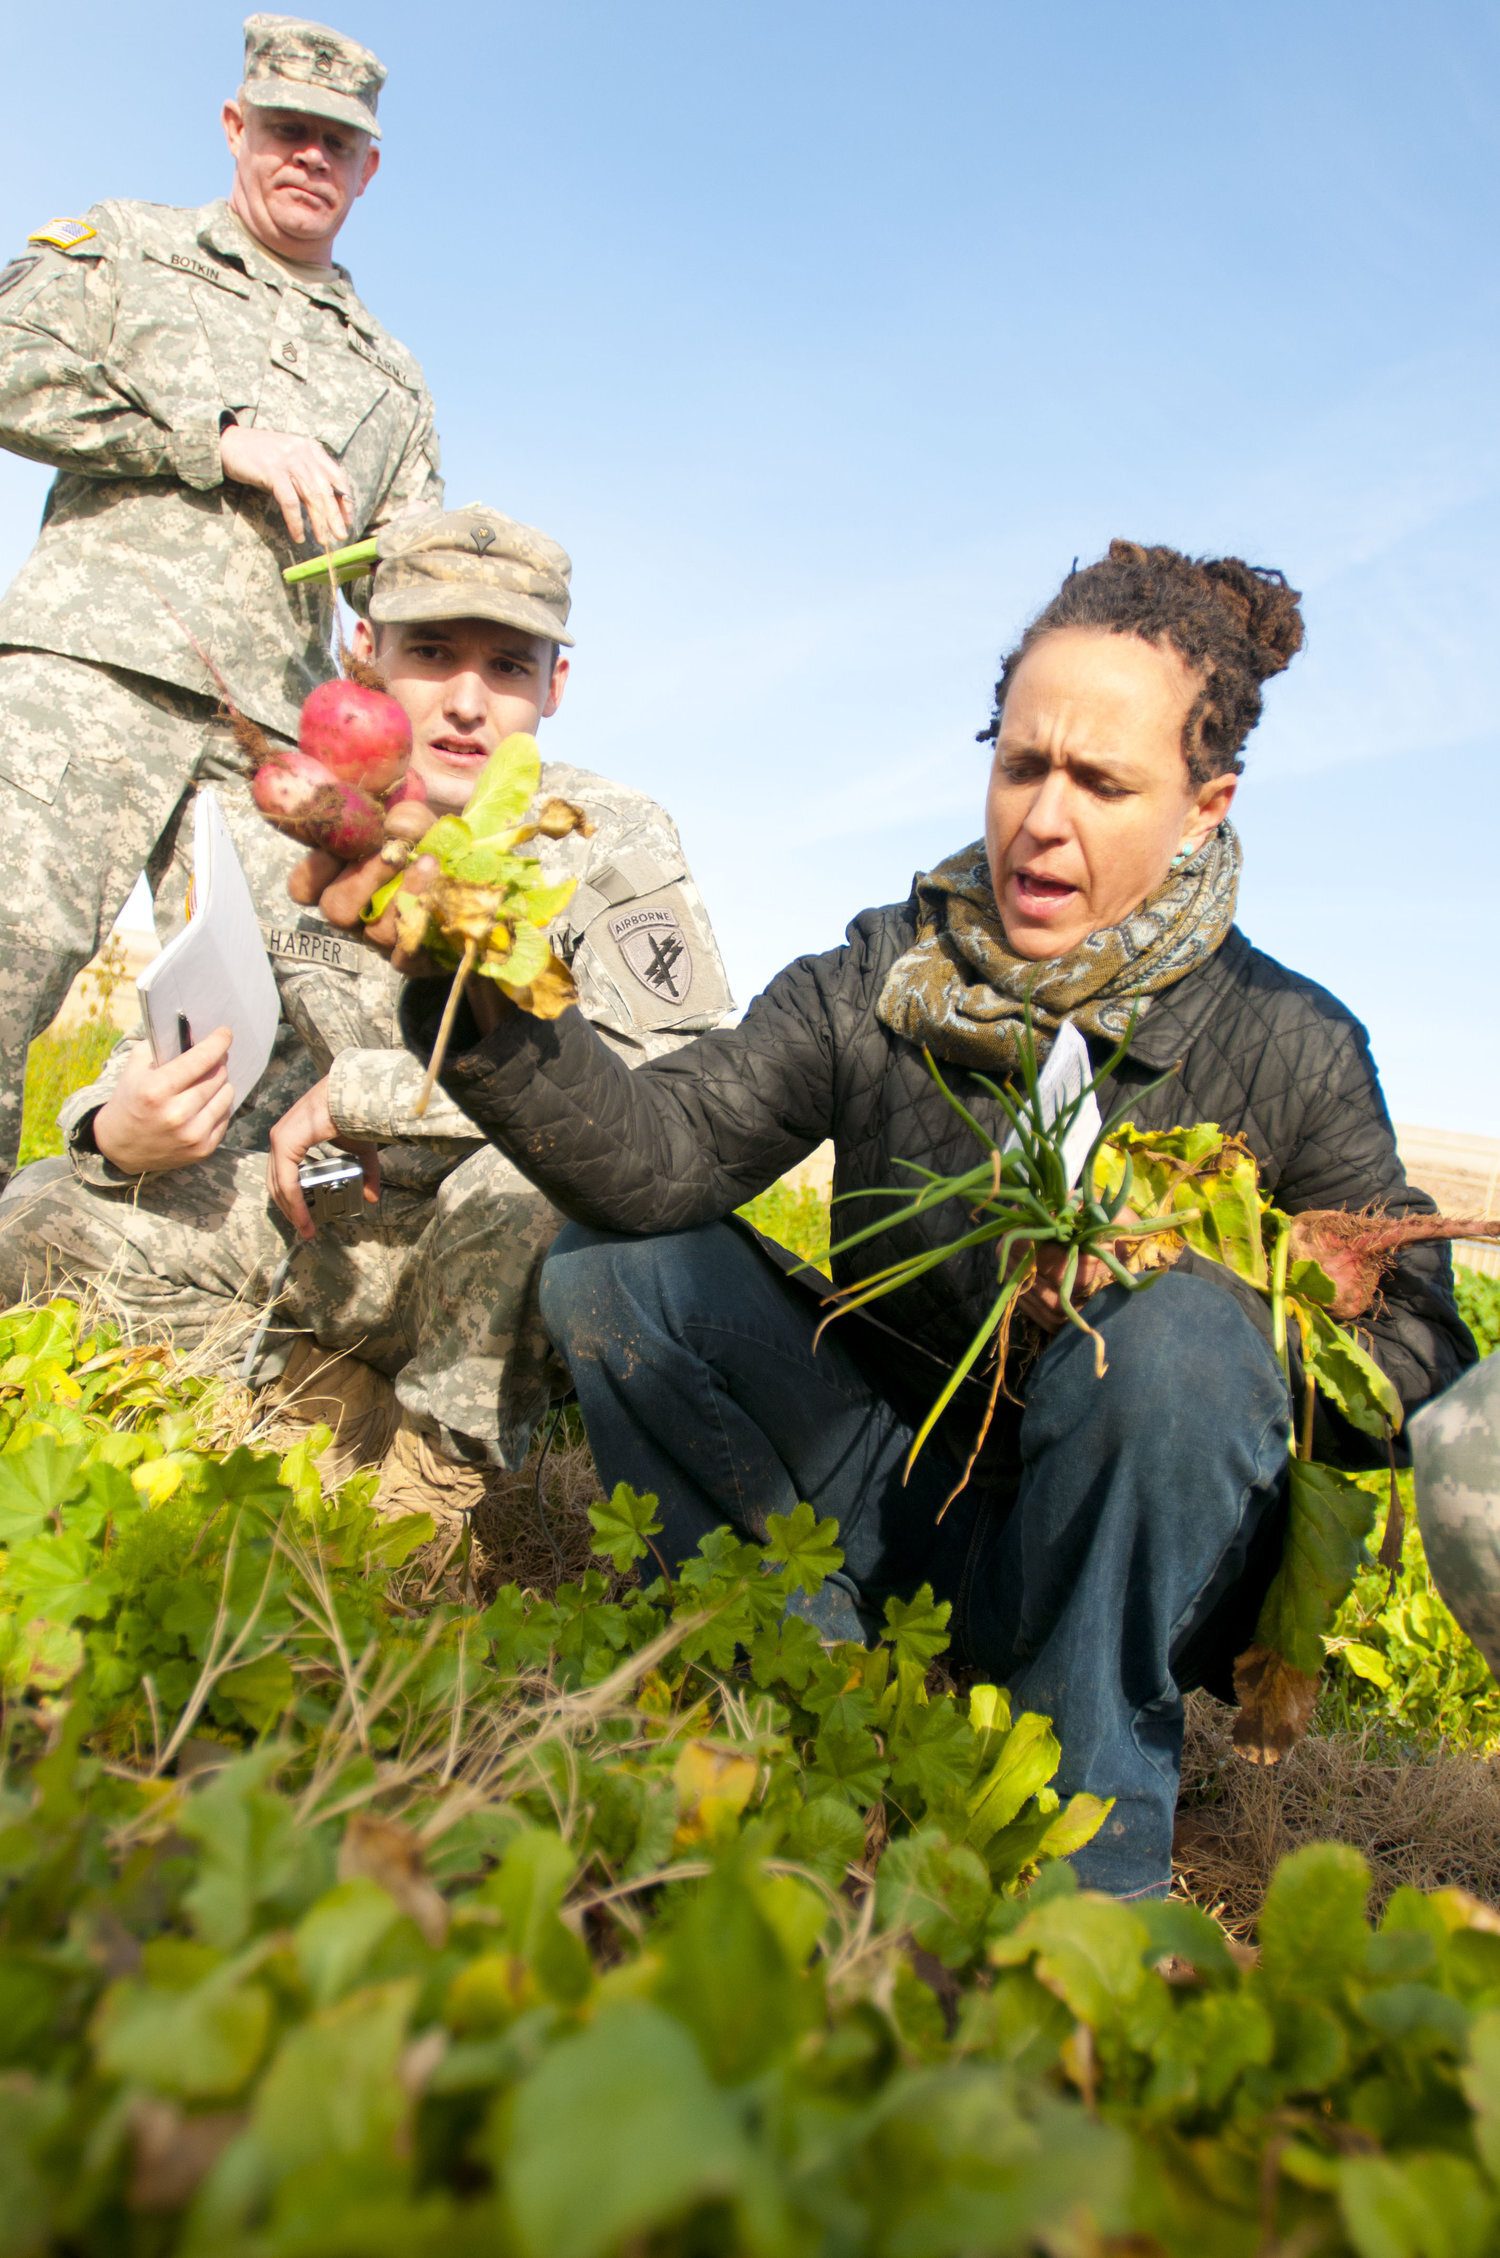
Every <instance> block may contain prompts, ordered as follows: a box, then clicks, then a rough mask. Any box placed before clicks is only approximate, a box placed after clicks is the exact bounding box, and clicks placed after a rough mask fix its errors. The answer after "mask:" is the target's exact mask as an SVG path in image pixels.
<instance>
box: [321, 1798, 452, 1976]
mask: <svg viewBox="0 0 1500 2258" xmlns="http://www.w3.org/2000/svg"><path fill="white" fill-rule="evenodd" d="M361 1879H363V1880H365V1881H369V1882H374V1883H376V1884H377V1885H378V1887H379V1888H381V1889H383V1890H384V1891H385V1892H386V1894H387V1896H389V1897H391V1898H392V1899H394V1901H395V1903H396V1904H397V1905H399V1906H400V1908H401V1911H402V1912H403V1913H405V1914H407V1915H408V1916H409V1917H410V1918H411V1919H412V1920H413V1921H415V1922H416V1924H417V1927H418V1928H419V1929H420V1930H421V1932H422V1934H423V1936H424V1937H425V1938H426V1940H427V1942H428V1943H429V1944H430V1945H432V1946H434V1947H436V1946H438V1945H440V1944H441V1943H442V1942H443V1940H444V1939H445V1938H446V1936H447V1934H448V1901H447V1899H446V1898H445V1897H444V1896H443V1893H442V1891H441V1890H439V1889H435V1888H434V1887H433V1884H432V1883H431V1882H430V1881H429V1880H428V1878H427V1867H426V1862H425V1861H424V1859H423V1856H422V1846H421V1844H420V1843H419V1842H418V1840H417V1838H416V1836H415V1835H414V1834H413V1833H412V1831H411V1829H410V1827H404V1826H402V1825H401V1823H400V1821H399V1820H396V1819H382V1818H381V1817H379V1815H378V1814H377V1813H375V1812H371V1811H355V1812H351V1814H350V1816H349V1822H348V1824H347V1826H346V1827H345V1829H344V1839H343V1842H342V1843H341V1844H340V1845H339V1880H340V1881H341V1882H353V1881H358V1880H361Z"/></svg>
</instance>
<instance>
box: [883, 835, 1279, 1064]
mask: <svg viewBox="0 0 1500 2258" xmlns="http://www.w3.org/2000/svg"><path fill="white" fill-rule="evenodd" d="M1239 882H1240V843H1239V840H1238V839H1237V838H1236V837H1235V835H1234V832H1233V830H1232V829H1231V828H1230V826H1229V825H1228V824H1227V823H1221V824H1220V826H1219V828H1218V830H1217V831H1216V832H1214V833H1212V834H1211V836H1210V837H1209V838H1208V839H1207V840H1206V841H1205V843H1204V844H1203V846H1201V847H1200V848H1199V849H1198V852H1197V853H1196V854H1195V855H1194V856H1193V857H1192V859H1191V860H1190V861H1189V862H1187V863H1185V864H1184V866H1183V868H1182V869H1181V870H1177V871H1173V872H1172V873H1171V874H1170V876H1168V877H1167V878H1166V879H1164V880H1163V882H1162V884H1161V885H1160V886H1158V887H1157V889H1156V891H1155V893H1154V894H1148V895H1147V896H1146V899H1145V900H1144V901H1143V902H1142V903H1141V905H1140V907H1139V909H1135V910H1132V911H1131V913H1130V915H1129V916H1128V917H1126V918H1122V919H1121V921H1120V923H1119V924H1118V925H1104V926H1101V927H1100V928H1099V930H1098V932H1096V933H1090V934H1089V935H1088V937H1087V939H1086V940H1083V941H1080V942H1079V944H1078V946H1077V948H1076V949H1070V950H1069V951H1068V953H1067V955H1066V956H1061V957H1052V958H1050V959H1048V960H1046V961H1045V962H1043V963H1037V962H1035V961H1034V960H1033V959H1032V958H1030V957H1020V956H1017V955H1016V953H1015V951H1014V950H1013V949H1012V948H1011V946H1010V943H1009V942H1008V941H1007V940H1006V938H1005V927H1004V926H1003V924H1002V923H1001V921H1000V912H999V908H998V906H997V904H996V901H995V896H994V893H993V892H992V890H991V887H990V873H989V865H988V863H987V861H986V859H985V851H984V841H983V840H982V839H979V840H976V841H975V843H974V845H973V846H972V847H964V848H963V849H961V851H960V852H959V853H958V854H956V855H950V856H949V857H948V859H947V861H946V862H940V863H939V864H938V866H937V868H936V870H930V871H929V872H928V873H927V875H926V877H925V878H919V879H918V880H917V884H916V891H917V938H916V942H915V944H914V945H913V946H912V947H911V948H909V949H908V950H907V952H906V954H905V956H903V957H902V958H900V959H899V961H898V962H897V963H896V964H894V965H893V966H892V967H891V970H890V972H889V973H888V974H887V975H886V981H885V985H884V987H883V988H882V989H881V991H880V999H879V1002H878V1003H877V1004H876V1006H875V1011H876V1016H877V1017H878V1018H879V1019H880V1021H881V1023H882V1024H883V1025H884V1026H886V1027H889V1028H890V1029H891V1030H892V1031H893V1033H895V1034H897V1035H905V1036H906V1037H907V1038H908V1039H909V1040H910V1041H911V1042H913V1043H920V1044H923V1045H925V1047H926V1048H927V1049H928V1050H930V1051H931V1052H932V1053H933V1056H934V1057H935V1058H940V1059H946V1060H948V1061H950V1062H951V1063H952V1064H954V1065H957V1066H972V1067H978V1068H979V1069H980V1070H981V1071H988V1072H990V1073H1000V1074H1008V1073H1009V1072H1010V1070H1011V1069H1012V1068H1013V1067H1014V1065H1015V1063H1016V1046H1017V1040H1018V1037H1019V1035H1020V1032H1021V1026H1022V1013H1023V1011H1024V1009H1025V1006H1026V999H1027V996H1028V994H1029V996H1030V999H1031V1017H1032V1024H1033V1026H1034V1027H1035V1029H1036V1035H1037V1053H1038V1055H1039V1056H1040V1057H1045V1056H1046V1054H1047V1052H1048V1051H1049V1050H1050V1049H1051V1048H1052V1037H1053V1035H1054V1034H1055V1033H1056V1031H1057V1029H1058V1028H1059V1027H1060V1026H1061V1025H1062V1022H1063V1021H1064V1020H1065V1019H1071V1020H1072V1021H1073V1023H1074V1025H1075V1026H1076V1027H1078V1028H1079V1030H1080V1031H1081V1032H1082V1033H1083V1034H1085V1035H1100V1036H1103V1037H1105V1038H1106V1039H1107V1040H1109V1041H1112V1042H1118V1041H1119V1040H1120V1037H1121V1036H1122V1035H1123V1034H1124V1033H1125V1030H1126V1028H1127V1027H1128V1026H1129V1024H1130V1015H1131V1012H1132V1011H1135V1012H1136V1014H1137V1016H1138V1018H1144V1017H1145V1015H1146V1014H1147V1013H1148V1012H1149V1011H1150V1009H1151V999H1152V997H1153V996H1156V995H1159V994H1160V992H1161V990H1162V989H1163V988H1170V987H1172V986H1173V984H1174V983H1175V982H1176V981H1178V980H1181V979H1183V978H1184V976H1185V975H1186V974H1187V973H1189V972H1192V971H1194V970H1195V969H1196V968H1197V966H1199V965H1200V964H1203V963H1204V962H1205V961H1206V960H1207V959H1208V958H1209V957H1211V956H1212V955H1213V953H1214V950H1215V949H1216V948H1217V947H1218V946H1219V943H1220V942H1221V941H1222V940H1223V939H1224V937H1225V935H1226V934H1227V933H1228V931H1229V929H1230V926H1231V925H1232V924H1233V923H1234V903H1235V896H1236V894H1237V893H1238V891H1239Z"/></svg>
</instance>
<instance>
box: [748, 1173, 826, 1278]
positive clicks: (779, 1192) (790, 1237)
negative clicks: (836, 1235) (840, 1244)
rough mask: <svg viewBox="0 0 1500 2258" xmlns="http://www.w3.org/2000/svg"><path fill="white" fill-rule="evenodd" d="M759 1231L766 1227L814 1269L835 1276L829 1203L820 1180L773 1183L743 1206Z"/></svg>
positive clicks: (768, 1234)
mask: <svg viewBox="0 0 1500 2258" xmlns="http://www.w3.org/2000/svg"><path fill="white" fill-rule="evenodd" d="M739 1213H740V1214H741V1215H743V1216H744V1218H745V1220H746V1221H747V1222H748V1223H753V1224H754V1225H755V1228H756V1230H757V1231H764V1233H765V1235H766V1237H767V1238H768V1239H774V1240H775V1241H776V1243H777V1245H778V1246H782V1247H790V1249H791V1251H792V1253H793V1254H800V1255H801V1257H802V1259H803V1261H804V1262H810V1263H811V1264H812V1266H813V1268H814V1270H821V1271H822V1272H823V1274H824V1276H825V1277H831V1275H832V1272H831V1271H830V1269H829V1262H828V1245H829V1236H830V1234H829V1214H830V1211H829V1204H828V1201H827V1199H826V1198H825V1197H824V1195H823V1194H822V1192H820V1191H819V1189H818V1187H817V1185H816V1184H787V1183H779V1184H773V1185H772V1186H771V1187H770V1189H769V1191H764V1192H761V1193H759V1194H758V1195H757V1196H756V1198H754V1199H753V1200H750V1201H748V1202H747V1203H746V1205H745V1206H744V1207H742V1208H741V1209H740V1210H739Z"/></svg>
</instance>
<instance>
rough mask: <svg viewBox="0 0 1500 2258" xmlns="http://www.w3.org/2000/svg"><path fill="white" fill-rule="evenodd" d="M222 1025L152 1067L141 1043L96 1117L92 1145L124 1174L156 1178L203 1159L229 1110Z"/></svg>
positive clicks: (227, 1036) (219, 1137) (214, 1146)
mask: <svg viewBox="0 0 1500 2258" xmlns="http://www.w3.org/2000/svg"><path fill="white" fill-rule="evenodd" d="M232 1041H233V1037H232V1035H231V1033H230V1031H229V1029H228V1028H227V1027H216V1028H215V1029H214V1031H213V1033H212V1034H211V1035H205V1037H204V1038H203V1041H202V1042H201V1043H194V1045H193V1047H192V1049H191V1050H186V1051H184V1052H183V1054H182V1056H181V1057H180V1058H173V1059H168V1061H167V1062H166V1064H165V1065H164V1066H157V1065H154V1064H153V1062H152V1058H151V1046H150V1044H149V1043H142V1044H141V1045H140V1046H139V1048H138V1049H137V1050H135V1051H134V1052H133V1053H132V1054H131V1057H130V1059H129V1061H128V1063H127V1065H126V1067H125V1071H124V1073H123V1074H122V1075H121V1076H120V1081H119V1087H118V1088H117V1089H116V1090H115V1092H114V1095H113V1096H112V1097H110V1098H107V1099H106V1100H105V1102H104V1104H103V1105H102V1106H101V1107H100V1108H99V1111H98V1112H97V1113H96V1114H95V1115H94V1143H95V1145H96V1146H97V1147H98V1149H99V1151H100V1152H101V1153H103V1155H104V1157H105V1159H106V1160H107V1161H110V1162H112V1163H113V1165H114V1166H115V1167H116V1168H118V1169H121V1170H122V1171H123V1172H124V1174H125V1175H127V1176H147V1175H159V1174H161V1173H162V1172H163V1171H164V1170H166V1169H169V1168H191V1166H192V1165H193V1163H194V1162H195V1161H199V1160H207V1158H208V1156H209V1154H210V1153H211V1152H216V1151H217V1150H218V1148H219V1146H220V1144H221V1143H222V1142H223V1137H224V1132H225V1130H226V1129H227V1128H228V1127H229V1119H230V1115H231V1114H232V1113H233V1112H234V1092H233V1090H232V1089H231V1088H230V1086H229V1068H228V1064H227V1061H228V1058H229V1046H230V1043H231V1042H232Z"/></svg>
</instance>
